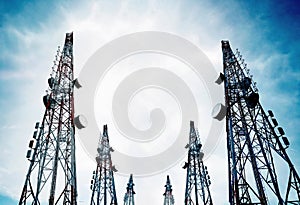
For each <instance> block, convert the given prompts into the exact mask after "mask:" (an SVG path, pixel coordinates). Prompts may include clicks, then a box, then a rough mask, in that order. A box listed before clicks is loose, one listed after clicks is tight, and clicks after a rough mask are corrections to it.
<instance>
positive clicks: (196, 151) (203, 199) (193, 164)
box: [183, 121, 213, 205]
mask: <svg viewBox="0 0 300 205" xmlns="http://www.w3.org/2000/svg"><path fill="white" fill-rule="evenodd" d="M201 147H202V144H201V143H200V137H199V134H198V132H197V131H196V130H195V127H194V122H193V121H191V122H190V136H189V144H188V145H187V146H186V148H188V149H189V151H188V162H185V164H184V166H183V168H184V169H187V175H186V188H185V200H184V204H185V205H199V204H203V205H212V204H213V202H212V197H211V194H210V190H209V186H210V184H211V182H210V177H209V175H208V172H207V167H206V166H204V164H203V161H202V159H203V156H204V153H203V152H201Z"/></svg>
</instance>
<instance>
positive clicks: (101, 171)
mask: <svg viewBox="0 0 300 205" xmlns="http://www.w3.org/2000/svg"><path fill="white" fill-rule="evenodd" d="M111 151H113V149H112V148H111V147H110V146H109V139H108V133H107V125H104V127H103V134H102V135H101V136H100V140H99V145H98V148H97V152H98V156H97V157H96V162H97V168H96V170H95V171H94V173H93V179H92V181H91V190H92V197H91V203H90V204H91V205H95V204H97V205H107V204H110V205H117V204H118V203H117V195H116V189H115V181H114V172H116V171H117V170H116V168H115V167H114V166H112V161H111V154H110V152H111Z"/></svg>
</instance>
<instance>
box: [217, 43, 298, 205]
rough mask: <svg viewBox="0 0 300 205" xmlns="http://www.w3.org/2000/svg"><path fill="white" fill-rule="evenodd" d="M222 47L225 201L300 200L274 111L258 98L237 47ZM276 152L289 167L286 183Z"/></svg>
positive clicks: (296, 177)
mask: <svg viewBox="0 0 300 205" xmlns="http://www.w3.org/2000/svg"><path fill="white" fill-rule="evenodd" d="M222 51H223V65H224V76H223V80H224V86H225V101H226V107H227V114H226V131H227V149H228V164H229V166H228V168H229V201H230V204H231V205H233V204H234V205H235V204H236V205H240V204H300V179H299V176H298V174H297V172H296V170H295V167H294V166H293V164H292V162H291V160H290V158H289V157H288V154H287V152H286V148H287V147H288V145H289V142H288V141H287V138H286V137H284V136H283V135H284V131H283V130H282V128H278V130H277V131H275V129H274V128H275V127H276V126H277V125H278V123H277V121H276V120H275V119H274V118H273V117H274V115H273V113H272V112H271V111H269V112H268V115H267V114H266V113H265V111H264V110H263V108H262V106H261V104H260V103H259V95H258V92H257V88H256V86H255V83H254V82H252V79H251V77H252V76H251V75H250V74H249V70H248V69H247V68H246V64H245V63H244V60H243V59H242V57H241V55H240V54H239V52H237V53H236V54H234V53H233V52H232V50H231V48H230V45H229V42H228V41H222ZM221 75H222V74H221ZM271 122H272V123H271ZM280 138H281V139H280ZM281 140H283V141H284V143H285V145H283V144H282V143H281ZM275 155H276V157H277V158H276V157H275ZM280 158H281V159H282V160H283V164H284V165H285V166H286V167H287V170H288V171H287V172H289V174H288V177H287V179H284V180H285V182H286V184H285V185H284V186H285V187H284V186H283V184H282V182H279V181H278V179H279V178H278V177H277V174H278V173H277V171H278V170H277V168H279V167H276V164H275V163H274V162H276V160H278V159H280Z"/></svg>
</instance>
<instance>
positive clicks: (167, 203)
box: [164, 175, 175, 205]
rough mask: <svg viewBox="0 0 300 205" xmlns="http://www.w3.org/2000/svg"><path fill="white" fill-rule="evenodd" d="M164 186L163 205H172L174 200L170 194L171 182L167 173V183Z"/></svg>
mask: <svg viewBox="0 0 300 205" xmlns="http://www.w3.org/2000/svg"><path fill="white" fill-rule="evenodd" d="M165 187H166V190H165V193H164V197H165V198H164V205H174V204H175V201H174V197H173V194H172V191H173V190H172V185H171V182H170V178H169V175H168V176H167V183H166V185H165Z"/></svg>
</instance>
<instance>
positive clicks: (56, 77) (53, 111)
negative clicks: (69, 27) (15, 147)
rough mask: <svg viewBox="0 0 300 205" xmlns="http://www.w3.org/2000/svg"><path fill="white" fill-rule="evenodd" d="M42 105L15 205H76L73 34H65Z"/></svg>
mask: <svg viewBox="0 0 300 205" xmlns="http://www.w3.org/2000/svg"><path fill="white" fill-rule="evenodd" d="M48 84H49V88H48V89H47V91H46V92H47V95H45V96H44V97H43V102H44V105H45V107H46V110H45V114H44V117H43V120H42V122H41V124H39V123H36V126H35V129H36V130H35V132H34V134H33V139H32V140H31V141H30V142H29V148H30V149H29V150H28V152H27V158H28V160H29V162H30V165H29V170H28V172H27V175H26V179H25V184H24V187H23V190H22V194H21V197H20V201H19V204H45V203H46V201H47V199H48V203H49V204H77V203H76V197H77V188H76V166H75V129H74V122H73V117H74V101H73V85H74V81H73V33H67V34H66V38H65V44H64V47H63V50H62V52H60V51H59V50H58V51H57V55H56V60H55V61H54V66H53V68H52V73H51V77H50V78H49V79H48Z"/></svg>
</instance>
